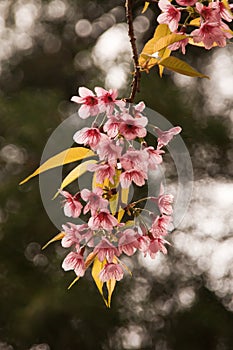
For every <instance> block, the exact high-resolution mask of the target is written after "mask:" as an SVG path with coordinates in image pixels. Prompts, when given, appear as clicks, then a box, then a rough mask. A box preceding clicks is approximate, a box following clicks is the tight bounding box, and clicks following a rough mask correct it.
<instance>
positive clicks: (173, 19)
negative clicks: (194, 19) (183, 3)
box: [157, 0, 181, 32]
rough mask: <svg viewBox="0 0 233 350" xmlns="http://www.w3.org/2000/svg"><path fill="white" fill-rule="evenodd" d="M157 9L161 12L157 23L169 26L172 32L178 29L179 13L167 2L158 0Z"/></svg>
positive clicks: (166, 0)
mask: <svg viewBox="0 0 233 350" xmlns="http://www.w3.org/2000/svg"><path fill="white" fill-rule="evenodd" d="M158 5H159V8H160V9H161V10H162V11H163V13H161V14H160V15H159V16H158V18H157V21H158V22H159V23H165V24H167V25H168V26H169V29H170V30H171V31H172V32H174V31H175V30H177V28H178V24H179V21H180V18H181V13H180V11H179V10H178V9H177V8H176V7H175V6H173V5H171V3H170V1H168V0H159V4H158Z"/></svg>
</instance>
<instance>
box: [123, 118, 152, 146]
mask: <svg viewBox="0 0 233 350" xmlns="http://www.w3.org/2000/svg"><path fill="white" fill-rule="evenodd" d="M121 120H122V121H121V123H120V124H119V132H120V134H121V135H123V136H124V137H125V138H126V140H134V139H135V138H136V137H141V138H143V137H145V136H146V134H147V131H146V129H145V126H146V125H147V123H148V119H147V118H146V117H138V118H134V117H132V116H131V115H130V114H124V115H123V116H122V118H121Z"/></svg>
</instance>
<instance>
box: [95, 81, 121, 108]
mask: <svg viewBox="0 0 233 350" xmlns="http://www.w3.org/2000/svg"><path fill="white" fill-rule="evenodd" d="M95 92H96V95H97V97H98V99H99V109H100V112H107V113H108V114H111V113H112V112H113V110H114V107H115V105H116V106H118V107H120V108H123V107H124V106H125V102H124V101H121V100H117V99H116V98H117V96H118V91H117V90H116V89H110V90H109V91H106V90H105V89H103V88H101V87H95Z"/></svg>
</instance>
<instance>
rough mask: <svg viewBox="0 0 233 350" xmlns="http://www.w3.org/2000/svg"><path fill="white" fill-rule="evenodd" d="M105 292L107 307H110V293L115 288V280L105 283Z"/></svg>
mask: <svg viewBox="0 0 233 350" xmlns="http://www.w3.org/2000/svg"><path fill="white" fill-rule="evenodd" d="M106 286H107V290H108V302H107V307H110V306H111V299H112V293H113V291H114V288H115V286H116V280H115V279H111V280H108V281H107V282H106Z"/></svg>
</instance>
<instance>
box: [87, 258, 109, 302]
mask: <svg viewBox="0 0 233 350" xmlns="http://www.w3.org/2000/svg"><path fill="white" fill-rule="evenodd" d="M106 263H107V261H106V259H105V260H104V261H103V262H101V261H99V259H98V257H96V258H95V260H94V263H93V267H92V271H91V274H92V277H93V279H94V281H95V284H96V286H97V288H98V289H99V292H100V294H101V295H102V298H103V300H104V302H105V304H106V305H107V306H108V302H107V300H106V299H105V298H104V295H103V285H104V282H102V281H101V280H100V279H99V274H100V271H101V270H102V269H103V267H104V265H106Z"/></svg>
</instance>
